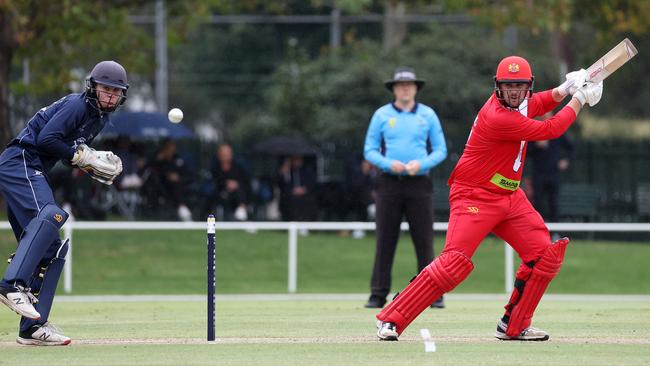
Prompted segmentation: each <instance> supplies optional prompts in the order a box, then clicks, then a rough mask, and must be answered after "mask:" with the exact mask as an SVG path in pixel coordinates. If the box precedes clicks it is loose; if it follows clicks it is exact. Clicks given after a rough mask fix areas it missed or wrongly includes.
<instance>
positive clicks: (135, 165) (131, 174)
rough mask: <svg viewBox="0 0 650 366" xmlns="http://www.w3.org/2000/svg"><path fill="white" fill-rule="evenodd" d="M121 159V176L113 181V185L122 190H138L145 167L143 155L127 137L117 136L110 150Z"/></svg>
mask: <svg viewBox="0 0 650 366" xmlns="http://www.w3.org/2000/svg"><path fill="white" fill-rule="evenodd" d="M112 151H113V153H115V155H117V156H119V157H120V159H122V168H123V170H122V174H121V175H120V176H119V177H117V179H116V180H115V185H116V187H118V188H119V189H122V190H135V189H140V187H142V184H143V180H142V173H143V171H144V168H145V165H146V159H145V157H144V154H143V153H142V151H141V150H140V149H138V147H137V146H136V145H135V144H134V143H132V142H131V139H130V138H129V137H128V136H123V135H121V136H119V137H118V138H117V141H116V142H115V147H114V148H113V149H112Z"/></svg>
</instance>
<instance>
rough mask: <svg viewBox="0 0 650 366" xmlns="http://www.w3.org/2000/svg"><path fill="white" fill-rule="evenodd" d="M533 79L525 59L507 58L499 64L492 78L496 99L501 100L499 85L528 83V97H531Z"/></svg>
mask: <svg viewBox="0 0 650 366" xmlns="http://www.w3.org/2000/svg"><path fill="white" fill-rule="evenodd" d="M534 82H535V77H534V76H533V72H532V70H531V68H530V64H529V63H528V61H526V59H525V58H523V57H519V56H508V57H506V58H504V59H503V60H501V62H499V66H497V74H496V75H495V76H494V89H495V91H496V93H497V98H499V99H502V94H501V91H500V90H499V83H530V88H529V89H528V97H529V98H530V97H532V96H533V84H534Z"/></svg>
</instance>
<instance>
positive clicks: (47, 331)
mask: <svg viewBox="0 0 650 366" xmlns="http://www.w3.org/2000/svg"><path fill="white" fill-rule="evenodd" d="M16 342H18V343H20V344H22V345H26V346H67V345H68V344H70V342H72V340H71V339H70V338H69V337H66V336H64V335H63V334H61V330H59V329H57V328H56V327H55V326H53V325H52V324H50V323H49V322H46V323H45V324H42V325H35V326H33V327H31V328H30V329H29V330H27V331H25V332H20V334H19V335H18V338H16Z"/></svg>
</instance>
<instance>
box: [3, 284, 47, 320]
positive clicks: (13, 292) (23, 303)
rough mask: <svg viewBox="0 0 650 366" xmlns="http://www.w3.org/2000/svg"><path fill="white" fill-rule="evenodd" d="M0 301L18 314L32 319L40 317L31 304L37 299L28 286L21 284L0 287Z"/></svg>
mask: <svg viewBox="0 0 650 366" xmlns="http://www.w3.org/2000/svg"><path fill="white" fill-rule="evenodd" d="M0 302H2V303H3V304H5V305H7V306H8V307H9V309H11V310H13V311H15V312H16V313H17V314H18V315H21V316H24V317H26V318H30V319H34V320H38V319H40V318H41V314H39V313H38V311H36V309H34V305H32V304H35V303H37V302H38V299H36V297H35V296H34V295H33V294H32V293H31V292H30V289H29V288H25V287H22V286H13V287H0Z"/></svg>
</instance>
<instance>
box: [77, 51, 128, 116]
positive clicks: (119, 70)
mask: <svg viewBox="0 0 650 366" xmlns="http://www.w3.org/2000/svg"><path fill="white" fill-rule="evenodd" d="M97 84H101V85H105V86H109V87H112V88H119V89H121V90H122V94H121V95H116V97H118V98H119V100H118V101H117V103H115V105H114V106H112V107H102V106H101V104H100V103H99V101H98V97H97V89H96V87H97ZM127 89H129V84H128V83H127V79H126V70H125V69H124V67H123V66H122V65H120V64H119V63H117V62H115V61H102V62H100V63H98V64H97V65H95V67H94V68H93V71H91V72H90V76H88V78H87V79H86V98H87V99H88V100H89V101H91V104H92V105H93V106H94V107H96V108H97V109H99V110H100V111H102V112H106V113H109V112H114V111H115V110H116V109H117V108H118V107H119V106H120V105H122V104H124V102H125V101H126V91H127Z"/></svg>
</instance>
